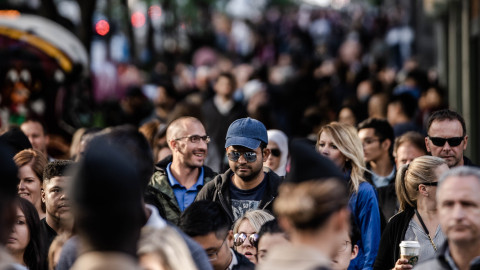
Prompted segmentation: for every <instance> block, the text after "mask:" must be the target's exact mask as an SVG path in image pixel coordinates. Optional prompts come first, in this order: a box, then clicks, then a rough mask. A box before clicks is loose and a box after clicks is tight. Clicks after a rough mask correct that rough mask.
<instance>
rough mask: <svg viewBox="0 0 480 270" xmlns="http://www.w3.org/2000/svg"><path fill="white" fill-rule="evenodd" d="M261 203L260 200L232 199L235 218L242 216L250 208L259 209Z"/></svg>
mask: <svg viewBox="0 0 480 270" xmlns="http://www.w3.org/2000/svg"><path fill="white" fill-rule="evenodd" d="M259 204H260V201H254V200H235V199H232V211H233V216H234V217H235V220H237V219H239V218H240V217H242V216H243V214H245V212H247V211H248V210H251V209H252V210H253V209H257V208H258V205H259Z"/></svg>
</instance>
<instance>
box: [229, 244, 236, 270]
mask: <svg viewBox="0 0 480 270" xmlns="http://www.w3.org/2000/svg"><path fill="white" fill-rule="evenodd" d="M229 249H230V253H232V261H231V262H230V265H229V266H228V267H227V269H226V270H232V269H233V267H234V266H235V265H237V264H238V260H237V256H235V252H233V249H231V248H229Z"/></svg>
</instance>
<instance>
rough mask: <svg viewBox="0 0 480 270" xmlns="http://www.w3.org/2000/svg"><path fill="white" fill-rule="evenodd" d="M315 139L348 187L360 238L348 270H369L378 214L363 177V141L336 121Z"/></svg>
mask: <svg viewBox="0 0 480 270" xmlns="http://www.w3.org/2000/svg"><path fill="white" fill-rule="evenodd" d="M317 138H318V139H317V145H316V147H317V151H318V152H319V153H320V154H321V155H323V156H325V157H327V158H329V159H330V160H331V161H333V163H335V165H337V167H338V168H340V169H341V171H342V172H343V174H344V178H345V180H346V181H347V183H348V185H349V187H350V190H349V191H350V199H349V207H350V211H351V212H352V214H353V216H354V220H355V223H356V224H357V226H358V227H359V228H360V233H361V238H360V240H359V241H358V243H356V244H357V245H358V247H359V252H358V256H357V257H356V258H355V259H354V260H352V262H351V264H350V267H349V269H372V268H373V263H374V262H375V257H376V256H377V252H378V244H379V242H380V236H381V235H380V233H381V215H380V209H379V206H378V199H377V194H376V191H375V188H374V187H373V186H372V185H371V184H369V183H368V182H367V181H366V180H365V177H364V173H365V170H366V169H365V161H364V159H363V147H362V142H361V141H360V138H359V137H358V135H357V131H356V129H355V128H354V127H352V126H350V125H346V124H341V123H337V122H332V123H330V124H328V125H325V126H324V127H322V129H321V130H320V131H319V133H318V137H317Z"/></svg>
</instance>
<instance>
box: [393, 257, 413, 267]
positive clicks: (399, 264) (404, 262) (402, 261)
mask: <svg viewBox="0 0 480 270" xmlns="http://www.w3.org/2000/svg"><path fill="white" fill-rule="evenodd" d="M412 268H413V266H412V265H411V264H408V260H407V259H398V260H397V262H396V263H395V267H394V268H393V269H412Z"/></svg>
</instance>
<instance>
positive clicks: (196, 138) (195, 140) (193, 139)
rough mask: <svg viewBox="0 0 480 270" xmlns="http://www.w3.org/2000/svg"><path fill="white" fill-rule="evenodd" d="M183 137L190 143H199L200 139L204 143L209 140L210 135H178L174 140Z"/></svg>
mask: <svg viewBox="0 0 480 270" xmlns="http://www.w3.org/2000/svg"><path fill="white" fill-rule="evenodd" d="M183 139H188V140H189V141H190V142H191V143H199V142H200V140H202V141H204V142H205V143H209V142H210V136H207V135H205V136H200V135H190V136H185V137H180V138H176V139H174V140H175V141H179V140H183Z"/></svg>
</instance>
